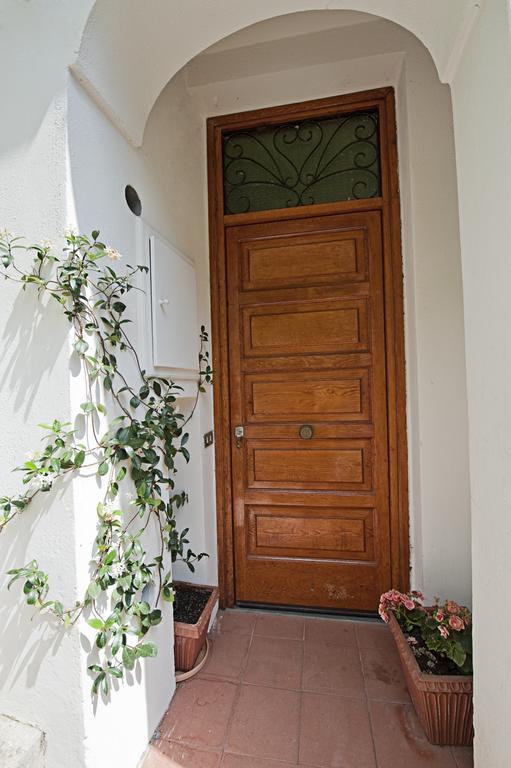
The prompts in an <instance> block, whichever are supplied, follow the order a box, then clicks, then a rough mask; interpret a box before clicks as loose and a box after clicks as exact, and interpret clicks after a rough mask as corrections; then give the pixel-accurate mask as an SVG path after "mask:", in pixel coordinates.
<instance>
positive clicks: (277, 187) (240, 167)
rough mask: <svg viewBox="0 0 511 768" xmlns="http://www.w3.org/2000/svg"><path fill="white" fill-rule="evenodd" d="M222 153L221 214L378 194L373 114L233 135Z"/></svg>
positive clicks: (376, 151)
mask: <svg viewBox="0 0 511 768" xmlns="http://www.w3.org/2000/svg"><path fill="white" fill-rule="evenodd" d="M223 150H224V157H223V163H224V199H225V213H246V212H248V211H264V210H269V209H272V208H291V207H295V206H299V205H314V204H317V203H329V202H334V201H338V200H354V199H362V198H368V197H376V196H378V195H379V194H380V148H379V140H378V113H377V112H376V111H371V112H354V113H352V114H349V115H344V116H341V117H335V118H325V119H324V120H317V121H315V120H305V121H303V122H301V123H297V124H287V125H280V126H267V127H264V128H260V129H257V130H253V131H250V132H249V131H242V132H238V133H233V134H230V135H227V136H225V138H224V147H223Z"/></svg>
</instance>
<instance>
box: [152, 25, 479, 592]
mask: <svg viewBox="0 0 511 768" xmlns="http://www.w3.org/2000/svg"><path fill="white" fill-rule="evenodd" d="M325 16H326V18H327V20H328V23H327V24H325V23H323V28H322V29H318V31H313V32H312V33H310V34H307V33H306V30H307V18H308V17H310V18H311V19H313V20H314V24H315V25H316V27H320V20H321V19H322V18H323V15H322V14H320V13H311V14H300V15H299V16H295V17H290V22H291V19H292V20H293V23H294V30H293V31H294V34H293V35H291V34H290V35H288V36H287V37H283V36H282V32H283V24H282V22H283V19H282V18H281V19H279V29H280V31H281V37H280V39H272V34H271V31H272V24H271V22H269V21H268V22H265V23H264V24H261V25H257V26H255V27H253V28H251V29H249V30H244V31H243V32H240V33H237V34H235V35H232V36H231V37H229V38H228V39H227V40H226V41H222V42H221V43H220V44H218V45H217V46H213V48H211V49H209V50H208V51H207V52H205V53H204V54H202V55H201V56H199V57H197V58H196V59H194V60H192V61H191V62H190V63H189V64H188V65H187V67H185V69H184V75H185V76H186V82H187V84H188V87H189V90H190V103H192V102H193V100H194V99H195V100H197V99H199V100H200V102H199V107H200V110H201V119H202V121H203V124H204V123H205V119H206V117H207V116H210V115H215V114H225V113H228V112H233V111H237V110H245V109H253V108H257V107H264V106H269V105H274V104H283V103H288V102H292V101H301V100H305V99H312V98H318V97H322V96H329V95H332V94H337V93H344V92H350V91H357V90H364V89H367V88H374V87H378V86H384V85H393V86H395V88H396V92H397V108H398V139H399V154H400V180H401V197H402V218H403V256H404V270H405V302H406V317H405V324H406V347H407V389H408V429H409V472H410V507H411V508H410V517H411V529H412V530H411V545H412V552H411V555H412V568H413V572H412V579H413V582H414V584H415V585H416V586H418V587H421V588H424V589H425V591H426V592H427V594H428V596H429V597H433V596H434V595H436V594H439V595H451V596H453V597H454V598H456V599H458V600H460V601H462V602H465V603H470V600H471V571H470V512H469V478H468V448H467V439H468V438H467V406H466V391H465V360H464V338H463V302H462V287H461V263H460V246H459V232H458V218H457V191H456V169H455V159H454V146H453V132H452V110H451V102H450V94H449V89H448V87H447V86H444V85H441V84H440V83H439V80H438V76H437V74H436V71H435V67H434V65H433V62H432V60H431V58H430V56H429V54H428V53H427V51H426V50H425V49H424V47H423V46H422V45H421V44H420V43H419V42H418V41H417V40H416V39H415V38H414V37H413V36H412V35H410V34H409V33H407V32H405V31H404V30H402V29H400V28H398V27H396V25H394V24H392V23H390V22H383V21H374V20H371V17H369V21H368V20H367V19H368V17H364V18H363V22H364V23H358V24H356V23H355V22H356V20H357V19H356V17H355V18H353V19H350V21H351V22H352V23H350V25H349V27H346V26H339V27H337V28H336V27H335V26H334V18H333V17H332V14H331V13H330V12H329V13H327V14H325ZM333 16H335V14H334V15H333ZM297 19H298V20H299V24H298V21H297ZM237 41H238V42H239V43H240V45H237ZM241 44H243V45H241ZM298 62H300V64H301V65H300V66H298V65H297V63H298ZM240 74H241V75H242V76H240ZM172 98H173V92H172V91H171V90H169V89H167V90H166V91H164V92H163V94H162V95H161V96H160V99H159V100H158V102H157V104H158V105H160V103H161V102H167V103H170V99H172ZM146 135H147V134H146ZM201 147H202V150H201V151H202V152H204V134H203V136H202V144H201ZM204 166H205V160H204ZM205 190H206V181H205V179H204V182H203V189H202V195H204V193H205ZM202 208H203V206H202ZM203 231H204V230H203ZM201 250H202V251H205V250H206V246H203V247H202V249H201ZM200 274H201V276H202V279H203V281H204V284H205V287H204V290H206V281H207V279H208V277H207V267H206V265H204V270H203V271H201V273H200ZM212 533H213V531H212ZM214 546H215V542H214V540H213V539H212V540H211V542H210V545H209V548H210V549H213V548H214Z"/></svg>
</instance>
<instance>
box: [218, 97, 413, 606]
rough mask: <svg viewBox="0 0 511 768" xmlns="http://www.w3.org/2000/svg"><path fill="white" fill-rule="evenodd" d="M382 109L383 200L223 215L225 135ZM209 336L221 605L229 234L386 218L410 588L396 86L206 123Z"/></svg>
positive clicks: (228, 547)
mask: <svg viewBox="0 0 511 768" xmlns="http://www.w3.org/2000/svg"><path fill="white" fill-rule="evenodd" d="M367 109H377V110H378V113H379V131H380V153H381V190H382V194H381V197H378V198H369V199H367V200H348V201H344V202H336V203H325V204H318V205H308V206H301V207H296V208H289V209H287V208H286V209H276V210H269V211H254V212H249V213H240V214H229V215H224V198H223V167H222V138H223V134H224V133H225V132H232V131H236V130H244V129H249V128H256V127H259V126H264V125H271V124H278V123H285V122H295V121H300V120H304V119H312V118H316V119H317V118H323V117H329V116H336V115H339V114H343V113H346V112H352V111H353V112H354V111H359V110H367ZM207 131H208V133H207V154H208V197H209V241H210V287H211V323H212V327H211V336H212V357H213V370H214V387H213V392H214V398H213V399H214V427H215V437H216V454H215V474H216V509H217V531H218V534H217V539H218V563H219V568H218V579H219V588H220V605H221V607H231V606H233V605H234V604H235V601H236V595H235V579H234V575H235V574H234V521H233V504H232V483H231V448H230V446H231V424H230V394H229V349H228V333H227V330H228V329H227V285H226V265H225V229H226V228H227V227H229V226H234V225H240V224H249V223H255V222H263V221H275V220H282V219H298V218H303V217H308V216H322V215H328V214H334V213H337V214H339V213H349V212H353V211H373V210H379V211H381V214H382V220H383V260H384V304H385V346H386V362H387V403H388V435H389V489H390V541H391V551H390V557H391V578H392V586H393V587H394V588H396V589H400V590H402V591H406V590H408V589H409V580H410V578H409V563H410V552H409V520H408V451H407V430H406V378H405V344H404V305H403V262H402V254H401V213H400V200H399V177H398V159H397V133H396V115H395V98H394V89H393V88H390V87H389V88H378V89H375V90H371V91H363V92H359V93H352V94H347V95H343V96H335V97H331V98H326V99H316V100H314V101H305V102H299V103H295V104H287V105H284V106H277V107H269V108H266V109H257V110H251V111H249V112H238V113H234V114H230V115H222V116H220V117H211V118H209V119H208V121H207Z"/></svg>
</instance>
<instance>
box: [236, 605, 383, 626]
mask: <svg viewBox="0 0 511 768" xmlns="http://www.w3.org/2000/svg"><path fill="white" fill-rule="evenodd" d="M234 607H235V608H241V609H242V610H246V611H264V612H266V613H282V614H295V615H298V616H304V615H305V616H310V617H312V618H329V619H338V620H341V621H342V620H345V621H353V620H355V621H374V620H375V619H379V616H378V614H377V613H376V612H375V611H374V612H373V611H342V610H335V609H333V608H307V607H301V606H297V605H276V604H275V605H274V604H270V603H252V602H250V603H245V602H243V601H241V600H240V601H238V602H237V603H236V605H235V606H234Z"/></svg>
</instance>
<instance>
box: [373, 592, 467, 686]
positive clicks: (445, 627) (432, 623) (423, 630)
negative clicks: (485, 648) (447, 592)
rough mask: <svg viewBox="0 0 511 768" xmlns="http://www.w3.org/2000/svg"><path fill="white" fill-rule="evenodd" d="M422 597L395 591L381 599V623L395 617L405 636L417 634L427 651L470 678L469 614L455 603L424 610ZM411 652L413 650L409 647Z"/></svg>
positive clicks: (427, 607) (436, 604)
mask: <svg viewBox="0 0 511 768" xmlns="http://www.w3.org/2000/svg"><path fill="white" fill-rule="evenodd" d="M423 601H424V595H422V593H421V592H417V591H413V592H409V593H408V594H403V593H402V592H398V591H397V590H395V589H392V590H390V591H389V592H385V593H384V594H383V595H382V596H381V597H380V607H379V613H380V616H381V617H382V619H383V620H384V621H388V620H389V612H392V613H394V614H395V616H396V618H397V620H398V622H399V624H400V625H401V627H402V628H403V630H404V631H405V632H413V631H416V632H417V634H418V635H419V636H420V637H421V638H422V640H423V641H424V644H425V646H426V648H427V649H428V650H429V651H431V652H432V653H434V654H436V655H437V656H438V657H444V658H446V659H449V660H450V661H452V662H454V664H456V666H457V667H459V669H460V672H461V673H462V674H467V675H470V674H472V614H471V612H470V611H469V609H468V608H465V607H464V606H462V605H458V603H456V602H455V601H454V600H446V601H445V602H444V603H443V604H441V605H440V603H439V602H438V599H437V600H436V602H435V604H434V605H432V606H424V605H423ZM412 650H413V646H412Z"/></svg>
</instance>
